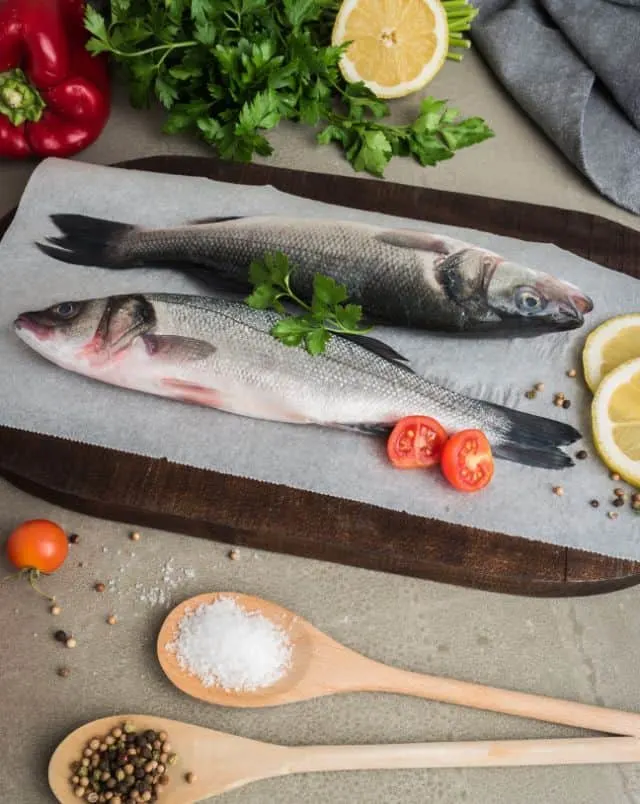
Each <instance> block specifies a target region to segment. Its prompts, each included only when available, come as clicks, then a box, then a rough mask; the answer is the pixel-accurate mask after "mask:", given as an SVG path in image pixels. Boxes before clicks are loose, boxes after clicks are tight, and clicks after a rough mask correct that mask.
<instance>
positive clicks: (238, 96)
mask: <svg viewBox="0 0 640 804" xmlns="http://www.w3.org/2000/svg"><path fill="white" fill-rule="evenodd" d="M338 7H339V0H215V2H213V0H111V2H110V15H102V14H100V13H99V12H98V11H96V10H95V9H93V8H92V7H91V6H90V5H88V6H87V11H86V21H85V24H86V27H87V29H88V30H89V31H90V33H91V34H92V36H91V39H90V40H89V42H88V45H87V47H88V49H89V50H90V51H91V52H93V53H103V52H106V53H109V54H110V56H111V58H112V59H114V60H115V61H116V62H117V63H119V64H120V66H121V67H122V69H123V71H124V74H125V76H126V79H127V81H128V84H129V88H130V94H131V100H132V103H133V104H134V106H138V107H140V106H145V105H148V103H149V102H150V100H151V99H152V98H153V97H154V96H155V97H156V98H157V99H158V100H159V101H160V103H162V105H163V106H164V107H165V108H166V109H168V110H169V114H168V118H167V120H166V123H165V125H164V131H165V132H166V133H169V134H173V133H176V132H181V131H182V132H193V133H195V134H197V135H199V136H200V137H202V138H203V139H204V140H205V141H206V142H207V143H209V144H210V145H211V146H213V147H214V148H215V150H216V152H217V154H218V155H219V156H220V157H221V158H223V159H233V160H237V161H242V162H250V161H251V160H252V158H253V157H254V155H256V154H258V155H260V156H268V155H270V154H271V153H272V150H273V149H272V147H271V145H270V144H269V141H268V140H267V138H266V137H265V132H266V131H268V130H269V129H273V128H275V127H276V126H277V125H278V123H279V122H280V120H292V121H294V122H300V123H304V124H307V125H310V126H320V125H321V126H322V127H323V128H322V130H321V131H320V132H319V134H318V140H319V142H320V143H325V144H326V143H329V142H334V143H337V144H338V145H339V146H341V147H342V149H343V150H344V153H345V156H346V158H347V159H348V160H349V162H350V163H351V164H352V165H353V167H354V168H355V170H359V171H360V170H365V171H368V172H369V173H372V174H373V175H375V176H382V175H383V173H384V169H385V167H386V165H387V163H388V162H389V160H390V159H391V158H392V157H393V156H412V157H414V158H415V159H416V160H417V161H418V162H419V163H420V164H421V165H435V164H437V163H438V162H440V161H442V160H444V159H450V158H451V157H452V156H453V155H454V153H455V151H457V150H459V149H460V148H466V147H468V146H470V145H473V144H474V143H478V142H482V141H483V140H486V139H487V138H489V137H492V136H493V132H492V131H491V129H490V128H489V127H488V126H487V125H486V123H485V122H484V120H482V119H481V118H479V117H472V118H467V119H459V118H458V111H457V110H455V109H447V108H446V102H445V101H439V100H436V99H435V98H432V97H429V98H426V99H425V100H423V101H422V103H421V105H420V110H419V114H418V116H417V117H416V119H415V120H414V121H413V122H412V123H410V124H408V125H403V126H395V125H388V124H386V123H385V122H384V118H386V117H388V115H389V107H388V106H387V104H386V103H385V102H384V101H382V100H380V99H379V98H377V97H376V95H375V94H374V93H373V92H371V91H370V90H369V89H367V88H366V87H365V86H364V84H362V83H359V84H347V83H346V82H345V80H344V79H343V77H342V75H341V73H340V70H339V68H338V63H339V61H340V57H341V55H342V53H343V51H344V50H345V48H346V47H347V45H343V46H340V47H333V46H331V45H330V44H329V43H330V41H331V30H332V27H333V23H334V20H335V16H336V13H337V10H338Z"/></svg>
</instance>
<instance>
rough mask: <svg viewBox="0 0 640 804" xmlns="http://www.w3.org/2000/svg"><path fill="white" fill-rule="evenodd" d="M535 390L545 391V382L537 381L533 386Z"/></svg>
mask: <svg viewBox="0 0 640 804" xmlns="http://www.w3.org/2000/svg"><path fill="white" fill-rule="evenodd" d="M533 390H534V391H544V383H543V382H537V383H536V384H535V385H534V386H533Z"/></svg>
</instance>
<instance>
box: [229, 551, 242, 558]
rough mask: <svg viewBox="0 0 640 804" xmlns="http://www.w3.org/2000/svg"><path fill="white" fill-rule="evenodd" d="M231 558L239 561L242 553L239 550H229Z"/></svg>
mask: <svg viewBox="0 0 640 804" xmlns="http://www.w3.org/2000/svg"><path fill="white" fill-rule="evenodd" d="M229 558H230V559H231V560H232V561H237V560H238V559H239V558H240V553H239V552H238V551H237V550H235V549H234V550H230V551H229Z"/></svg>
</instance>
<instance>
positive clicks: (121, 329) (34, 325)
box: [14, 296, 155, 374]
mask: <svg viewBox="0 0 640 804" xmlns="http://www.w3.org/2000/svg"><path fill="white" fill-rule="evenodd" d="M154 324H155V313H154V309H153V305H152V304H151V303H150V302H149V301H147V299H145V298H144V296H111V297H109V298H105V299H87V300H83V301H64V302H60V303H59V304H56V305H53V306H52V307H48V308H46V309H44V310H38V311H34V312H26V313H21V314H20V315H19V316H18V317H17V318H16V320H15V321H14V330H15V332H16V334H17V336H18V337H19V338H20V339H21V340H22V341H24V342H25V343H26V344H27V345H28V346H30V347H31V348H32V349H33V350H34V351H36V352H38V353H39V354H41V355H42V356H43V357H46V358H47V359H48V360H50V361H52V362H53V363H56V364H57V365H59V366H62V367H63V368H67V369H70V370H72V371H79V372H81V373H86V374H92V373H94V370H96V369H98V368H99V367H100V366H101V365H105V364H107V363H108V362H109V361H110V360H112V359H113V358H114V356H116V355H117V354H119V353H123V352H126V350H127V348H128V347H129V346H130V345H131V344H132V343H133V342H134V340H135V339H136V338H137V337H138V336H139V335H141V334H144V333H145V332H148V331H149V330H150V329H151V328H152V327H153V326H154Z"/></svg>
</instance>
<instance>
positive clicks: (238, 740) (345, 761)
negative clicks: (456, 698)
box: [49, 715, 640, 804]
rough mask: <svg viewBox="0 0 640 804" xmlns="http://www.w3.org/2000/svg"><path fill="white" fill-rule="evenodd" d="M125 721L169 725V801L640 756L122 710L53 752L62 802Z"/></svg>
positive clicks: (578, 744) (608, 740) (587, 746)
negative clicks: (336, 737) (233, 725)
mask: <svg viewBox="0 0 640 804" xmlns="http://www.w3.org/2000/svg"><path fill="white" fill-rule="evenodd" d="M124 721H128V722H131V723H133V725H134V726H136V727H137V729H138V730H140V731H142V730H145V729H154V730H155V731H166V732H167V734H168V736H169V740H170V741H171V744H172V748H173V750H174V751H176V752H177V754H178V761H177V762H176V764H175V765H173V766H171V768H170V769H169V776H170V782H169V784H168V785H167V786H166V788H165V792H164V794H163V795H162V796H161V798H160V800H161V801H163V802H165V804H193V802H196V801H201V800H202V799H204V798H209V797H210V796H216V795H220V794H221V793H224V792H226V791H227V790H232V789H235V788H237V787H241V786H242V785H245V784H249V782H255V781H258V780H259V779H268V778H271V777H274V776H286V775H288V774H291V773H310V772H313V771H339V770H381V769H396V768H456V767H476V768H480V767H483V768H486V767H507V766H512V767H515V766H522V765H572V764H602V763H623V762H624V763H626V762H640V740H637V739H636V738H634V737H587V738H579V739H571V740H563V739H559V740H511V741H510V740H504V741H498V742H489V741H487V742H463V743H415V744H408V745H345V746H330V745H328V746H324V745H320V746H305V747H293V748H289V747H286V746H283V745H274V744H272V743H263V742H259V741H257V740H248V739H245V738H244V737H236V736H234V735H232V734H225V733H224V732H221V731H213V730H212V729H204V728H202V727H201V726H192V725H191V724H189V723H180V722H179V721H176V720H167V719H166V718H160V717H151V716H147V715H119V716H115V717H106V718H102V719H101V720H94V721H92V722H91V723H87V724H86V725H84V726H81V727H80V728H79V729H76V730H75V731H74V732H72V733H71V734H69V735H68V736H67V737H66V738H65V739H64V740H63V741H62V742H61V743H60V745H59V746H58V747H57V748H56V750H55V751H54V753H53V756H52V757H51V761H50V762H49V785H50V786H51V790H52V791H53V793H54V795H55V796H56V798H57V799H58V801H59V802H61V804H78V802H82V801H84V800H85V799H83V798H82V799H78V798H76V796H75V795H74V792H73V787H72V785H71V783H70V781H69V776H70V775H71V772H70V765H71V763H72V762H74V761H75V760H77V759H79V758H80V757H81V756H82V750H83V748H85V746H86V744H87V743H88V742H89V741H90V740H91V739H92V738H93V737H102V736H103V735H106V734H108V732H109V731H111V729H113V728H114V727H115V726H120V725H121V724H122V723H123V722H124ZM188 772H191V773H193V774H194V777H195V778H194V781H193V783H191V784H189V783H188V782H187V781H186V779H185V774H186V773H188Z"/></svg>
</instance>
